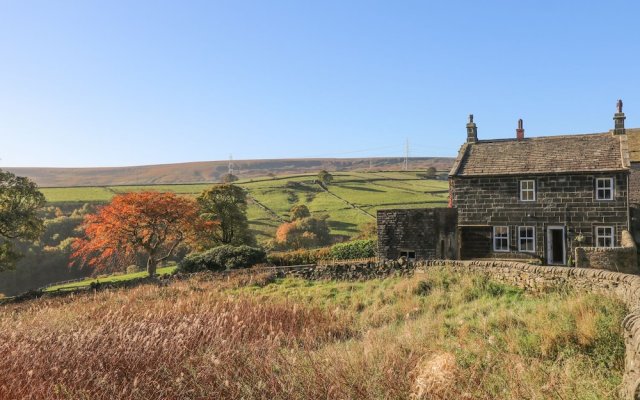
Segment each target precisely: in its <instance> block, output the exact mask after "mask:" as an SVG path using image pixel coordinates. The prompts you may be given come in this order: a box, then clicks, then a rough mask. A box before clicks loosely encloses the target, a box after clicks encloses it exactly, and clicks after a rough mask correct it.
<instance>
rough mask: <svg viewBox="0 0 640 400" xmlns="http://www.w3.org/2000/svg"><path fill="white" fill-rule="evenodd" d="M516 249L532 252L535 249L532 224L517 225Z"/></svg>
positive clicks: (534, 231)
mask: <svg viewBox="0 0 640 400" xmlns="http://www.w3.org/2000/svg"><path fill="white" fill-rule="evenodd" d="M518 251H526V252H530V253H533V252H535V251H536V228H535V227H533V226H519V227H518Z"/></svg>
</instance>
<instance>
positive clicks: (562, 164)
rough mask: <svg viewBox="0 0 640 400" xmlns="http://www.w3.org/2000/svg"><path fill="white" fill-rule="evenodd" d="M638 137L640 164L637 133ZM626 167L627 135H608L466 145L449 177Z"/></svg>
mask: <svg viewBox="0 0 640 400" xmlns="http://www.w3.org/2000/svg"><path fill="white" fill-rule="evenodd" d="M637 135H638V137H637V140H638V152H637V155H636V156H637V157H638V159H639V160H640V129H638V134H637ZM628 166H629V152H628V149H627V135H617V136H614V135H613V134H612V133H611V132H607V133H595V134H585V135H566V136H545V137H532V138H525V139H524V140H522V141H518V140H516V139H515V138H514V139H498V140H479V141H478V142H475V143H465V144H464V145H463V146H462V148H461V149H460V153H459V154H458V158H457V159H456V161H455V163H454V166H453V168H452V170H451V172H450V174H449V175H450V176H482V175H526V174H545V173H563V172H596V171H619V170H626V169H627V168H628Z"/></svg>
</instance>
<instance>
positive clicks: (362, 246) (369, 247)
mask: <svg viewBox="0 0 640 400" xmlns="http://www.w3.org/2000/svg"><path fill="white" fill-rule="evenodd" d="M377 247H378V242H377V241H376V240H373V239H365V240H353V241H351V242H346V243H338V244H336V245H333V246H332V247H331V258H333V259H336V260H350V259H353V258H369V257H375V256H376V250H377Z"/></svg>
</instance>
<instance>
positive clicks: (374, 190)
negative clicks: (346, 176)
mask: <svg viewBox="0 0 640 400" xmlns="http://www.w3.org/2000/svg"><path fill="white" fill-rule="evenodd" d="M336 186H339V187H341V188H342V189H349V190H359V191H362V192H378V193H386V191H384V190H380V189H374V188H370V187H363V186H347V185H336Z"/></svg>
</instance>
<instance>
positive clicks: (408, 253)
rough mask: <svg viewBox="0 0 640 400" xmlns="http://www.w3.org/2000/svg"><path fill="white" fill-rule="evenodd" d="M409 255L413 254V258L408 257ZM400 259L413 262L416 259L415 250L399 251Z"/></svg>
mask: <svg viewBox="0 0 640 400" xmlns="http://www.w3.org/2000/svg"><path fill="white" fill-rule="evenodd" d="M410 253H413V258H412V257H409V255H410ZM400 257H405V258H406V259H407V260H415V259H416V251H415V250H407V249H402V250H400Z"/></svg>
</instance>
